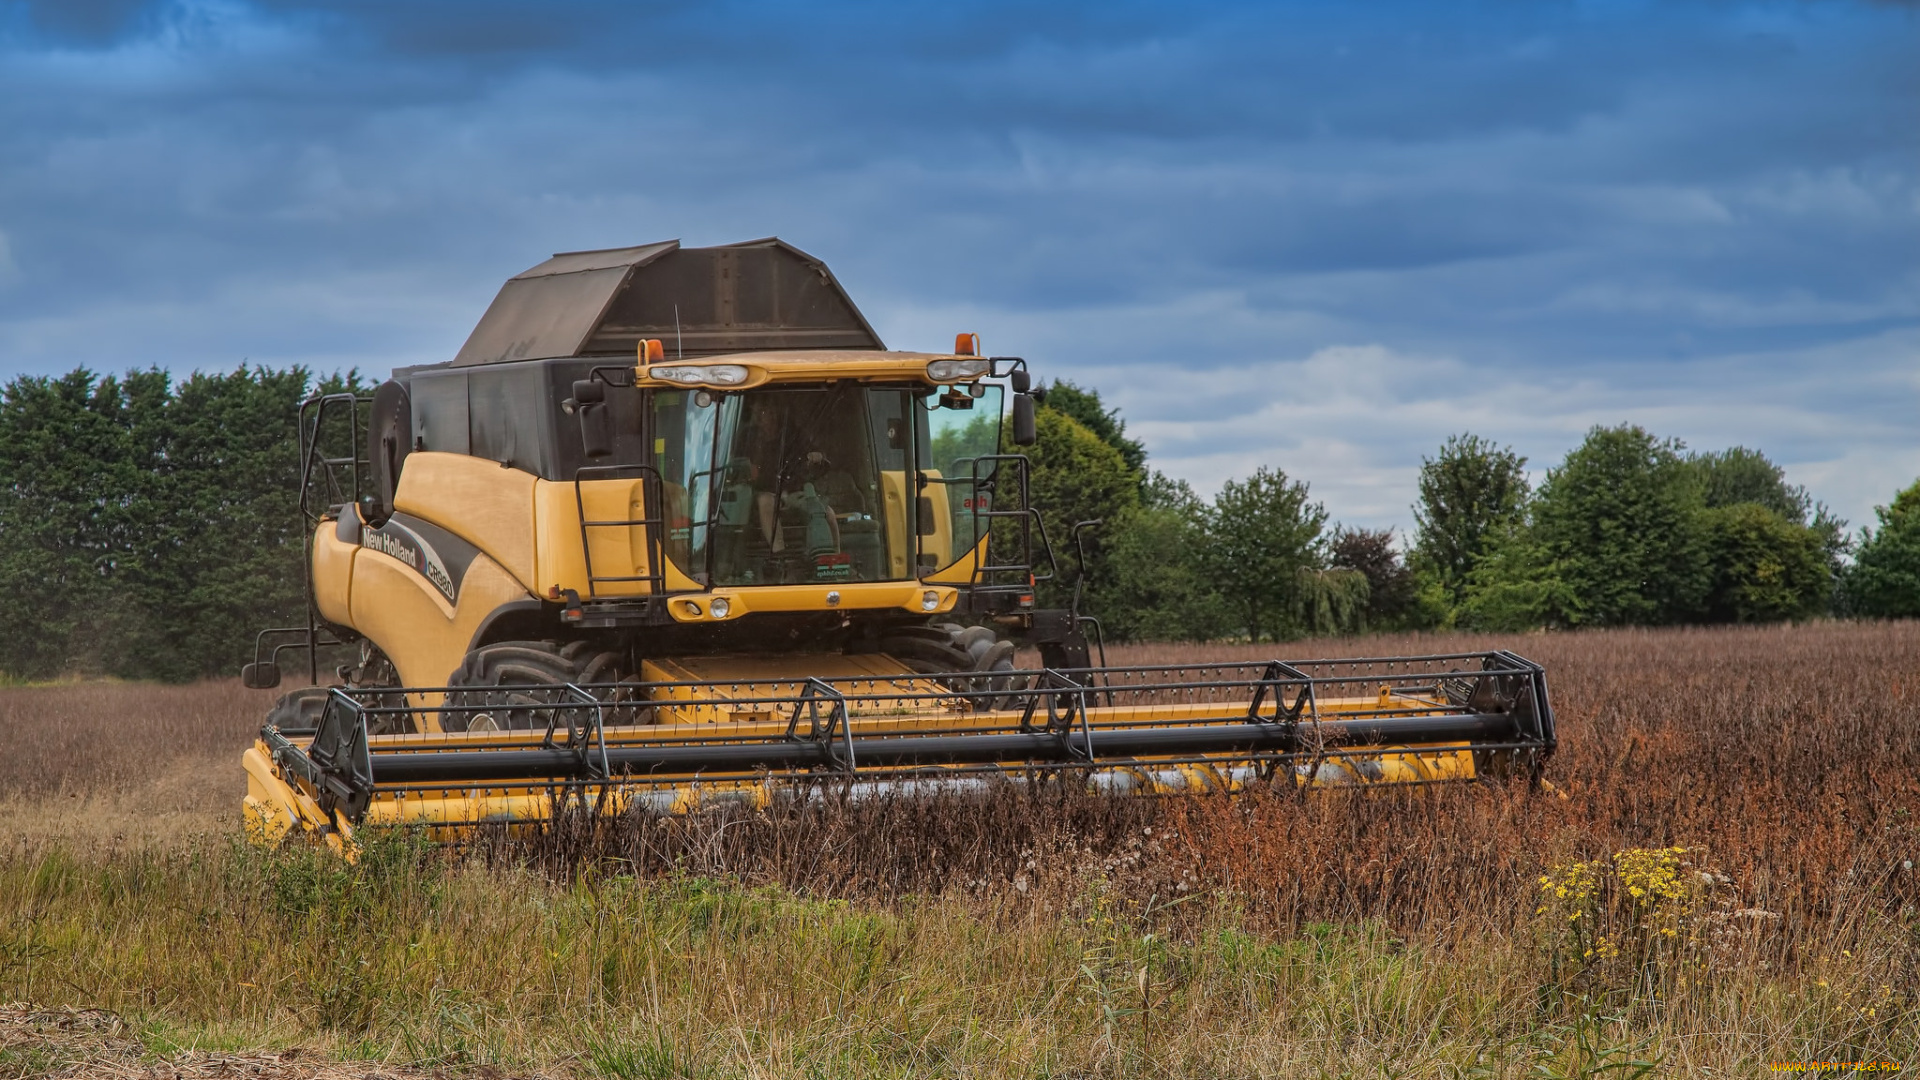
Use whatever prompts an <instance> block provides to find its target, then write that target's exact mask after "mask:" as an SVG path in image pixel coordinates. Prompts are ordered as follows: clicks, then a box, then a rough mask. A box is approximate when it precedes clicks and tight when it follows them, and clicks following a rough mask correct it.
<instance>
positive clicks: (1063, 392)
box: [1043, 380, 1147, 483]
mask: <svg viewBox="0 0 1920 1080" xmlns="http://www.w3.org/2000/svg"><path fill="white" fill-rule="evenodd" d="M1043 407H1044V408H1048V409H1052V410H1054V411H1056V412H1061V413H1065V414H1066V415H1068V416H1071V417H1073V418H1074V419H1075V420H1078V421H1079V422H1080V426H1081V427H1083V428H1086V429H1087V430H1088V431H1091V432H1093V433H1094V435H1095V436H1097V437H1098V438H1099V439H1100V441H1101V442H1103V443H1106V444H1107V445H1108V446H1111V447H1113V449H1114V451H1115V452H1116V453H1118V454H1119V455H1120V460H1121V461H1123V462H1125V463H1126V466H1127V469H1128V471H1130V472H1132V473H1133V475H1135V476H1136V477H1139V478H1140V480H1141V482H1142V483H1145V481H1146V479H1147V448H1146V446H1144V445H1143V444H1142V443H1141V442H1140V440H1138V439H1129V438H1127V422H1126V421H1125V420H1122V419H1120V410H1119V409H1109V408H1107V407H1106V406H1104V405H1102V404H1101V403H1100V391H1098V390H1091V389H1083V388H1081V387H1079V386H1076V385H1074V384H1073V383H1070V382H1066V381H1064V380H1062V381H1059V382H1055V383H1054V384H1053V385H1052V386H1049V387H1047V392H1046V395H1045V403H1044V405H1043Z"/></svg>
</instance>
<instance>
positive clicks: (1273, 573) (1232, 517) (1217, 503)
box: [1201, 466, 1327, 641]
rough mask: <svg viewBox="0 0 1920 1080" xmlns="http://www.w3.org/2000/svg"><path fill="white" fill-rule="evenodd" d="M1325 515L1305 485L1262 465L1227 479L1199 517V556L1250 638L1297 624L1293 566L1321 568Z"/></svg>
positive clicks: (1279, 634)
mask: <svg viewBox="0 0 1920 1080" xmlns="http://www.w3.org/2000/svg"><path fill="white" fill-rule="evenodd" d="M1326 522H1327V512H1326V509H1325V508H1324V507H1323V506H1321V505H1320V504H1319V503H1316V502H1312V501H1310V500H1309V499H1308V497H1307V485H1306V484H1304V483H1301V482H1299V481H1295V480H1289V479H1288V478H1287V474H1286V473H1284V472H1282V471H1280V470H1279V469H1275V468H1268V467H1266V466H1262V467H1261V468H1259V469H1258V470H1256V471H1255V472H1254V474H1253V475H1252V476H1250V477H1248V478H1247V479H1245V480H1229V481H1227V482H1226V483H1225V484H1223V485H1222V486H1221V488H1220V493H1219V494H1218V495H1217V496H1215V497H1214V500H1213V505H1212V506H1210V507H1208V509H1207V514H1206V537H1207V543H1206V546H1205V549H1204V554H1203V557H1202V560H1201V565H1202V566H1203V567H1204V568H1205V569H1206V572H1207V576H1208V578H1209V580H1211V581H1213V582H1214V583H1215V586H1216V587H1217V588H1218V589H1219V590H1220V594H1221V596H1222V597H1223V600H1224V603H1225V605H1226V607H1227V608H1228V609H1229V610H1231V611H1233V612H1234V613H1235V615H1236V616H1237V618H1236V620H1235V621H1236V622H1237V623H1238V624H1239V626H1240V628H1241V629H1242V630H1244V631H1245V632H1246V634H1247V636H1248V638H1250V639H1252V640H1254V641H1260V640H1263V639H1264V640H1270V641H1278V640H1280V639H1282V638H1285V637H1291V636H1296V635H1297V634H1298V633H1300V632H1301V631H1302V630H1303V629H1305V628H1304V627H1303V626H1302V625H1301V624H1300V623H1299V621H1298V619H1297V615H1296V610H1297V605H1298V602H1299V600H1300V597H1301V591H1302V585H1301V574H1300V571H1301V570H1303V569H1305V570H1317V569H1320V568H1321V547H1322V537H1321V531H1322V529H1323V528H1324V527H1325V526H1326Z"/></svg>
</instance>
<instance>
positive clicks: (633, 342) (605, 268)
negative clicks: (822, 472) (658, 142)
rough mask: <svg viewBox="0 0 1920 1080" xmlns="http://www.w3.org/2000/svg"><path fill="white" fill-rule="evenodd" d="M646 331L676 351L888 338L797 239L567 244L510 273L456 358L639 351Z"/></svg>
mask: <svg viewBox="0 0 1920 1080" xmlns="http://www.w3.org/2000/svg"><path fill="white" fill-rule="evenodd" d="M676 315H677V319H676ZM676 322H677V325H676ZM643 338H659V339H660V340H661V341H663V342H665V343H666V349H667V356H668V357H676V356H688V357H694V356H713V355H716V354H719V353H734V352H750V351H755V350H762V349H884V348H885V347H886V346H885V345H884V344H882V343H881V341H880V335H878V334H876V333H874V332H873V327H872V326H870V325H868V323H867V320H866V317H865V316H863V315H861V314H860V309H859V308H857V307H855V306H854V304H853V300H852V299H851V298H850V297H848V296H847V293H846V290H844V289H842V288H841V287H840V283H839V282H838V281H836V280H834V277H833V273H832V271H830V270H828V269H827V265H826V264H825V263H823V262H821V261H820V260H818V259H816V258H814V257H813V256H811V255H808V254H807V253H806V252H804V251H801V250H800V249H799V248H796V247H794V246H793V245H791V244H788V243H786V242H784V241H782V240H779V239H777V238H774V237H768V238H766V239H764V240H749V241H746V242H744V243H739V244H723V245H721V246H719V247H706V248H683V247H681V246H680V241H678V240H666V241H662V242H660V243H657V244H644V245H641V246H640V247H629V248H611V249H608V250H605V251H570V252H564V253H562V254H558V255H555V256H554V257H553V258H551V259H548V260H547V261H546V262H543V263H541V264H540V265H539V266H536V267H534V268H533V269H531V270H528V271H527V272H526V273H523V274H519V275H516V276H514V277H512V278H510V279H508V281H507V283H506V284H505V285H504V286H502V287H501V289H500V295H498V296H496V297H494V298H493V303H492V305H490V306H489V307H488V308H487V313H486V314H485V315H482V316H481V317H480V324H479V325H478V326H476V327H474V328H473V333H472V335H470V336H469V337H468V338H467V343H466V344H465V345H463V346H461V347H460V353H459V355H458V356H456V357H454V360H453V366H455V367H470V366H473V365H477V364H497V363H502V362H505V361H509V360H533V359H541V358H545V357H556V356H623V357H632V356H633V355H634V352H635V350H636V349H637V348H638V346H639V343H640V341H641V340H642V339H643Z"/></svg>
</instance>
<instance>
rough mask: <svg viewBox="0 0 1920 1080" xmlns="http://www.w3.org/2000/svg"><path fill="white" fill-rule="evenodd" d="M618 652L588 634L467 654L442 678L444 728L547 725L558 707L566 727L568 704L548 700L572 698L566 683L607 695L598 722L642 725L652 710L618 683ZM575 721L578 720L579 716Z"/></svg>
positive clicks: (510, 643) (598, 695)
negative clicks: (565, 707)
mask: <svg viewBox="0 0 1920 1080" xmlns="http://www.w3.org/2000/svg"><path fill="white" fill-rule="evenodd" d="M619 666H620V654H619V653H617V652H612V651H608V650H602V649H596V648H595V646H594V643H593V642H590V641H572V642H565V643H562V642H558V641H501V642H496V643H494V644H492V645H483V646H481V647H480V648H478V649H475V650H473V651H472V652H470V653H468V654H467V657H466V659H465V660H464V661H462V662H461V664H460V667H459V668H458V669H457V670H455V671H454V673H453V674H452V675H449V676H448V677H447V685H448V686H450V687H454V688H455V689H453V690H450V691H448V693H447V699H446V701H445V703H444V704H443V705H442V706H441V710H440V730H442V731H528V730H534V729H545V728H546V727H547V725H548V724H549V723H550V722H552V721H553V720H554V714H555V713H556V712H558V713H562V714H563V715H561V717H560V724H561V726H565V725H566V723H567V720H568V719H569V716H568V715H566V714H567V713H570V712H571V710H559V709H555V708H551V707H550V706H555V705H561V704H564V703H566V702H568V701H570V700H573V695H572V694H571V692H570V691H568V690H567V684H569V683H572V684H573V685H575V686H579V687H582V688H585V687H586V686H587V685H588V684H601V685H596V686H594V688H593V689H591V690H589V691H588V693H590V694H592V695H593V696H594V697H596V698H598V699H600V700H601V701H604V702H607V703H608V704H609V705H610V706H612V707H610V708H607V709H606V710H605V712H604V714H603V718H604V719H603V722H604V723H605V724H607V725H608V726H615V725H623V724H643V723H648V722H650V721H651V719H652V710H651V709H649V708H646V707H644V706H642V705H640V704H638V702H639V700H640V697H639V691H638V690H637V689H636V688H633V687H629V686H623V685H607V684H618V683H620V682H622V679H621V673H620V671H619V670H618V669H619ZM576 722H577V721H576Z"/></svg>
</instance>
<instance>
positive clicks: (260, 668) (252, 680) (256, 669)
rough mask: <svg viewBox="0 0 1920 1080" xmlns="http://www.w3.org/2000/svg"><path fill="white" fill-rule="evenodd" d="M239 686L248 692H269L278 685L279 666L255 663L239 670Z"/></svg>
mask: <svg viewBox="0 0 1920 1080" xmlns="http://www.w3.org/2000/svg"><path fill="white" fill-rule="evenodd" d="M240 685H241V686H244V687H246V688H247V689H249V690H271V689H273V688H274V687H276V686H279V685H280V665H279V664H276V663H274V662H273V661H271V660H266V661H256V662H254V663H251V664H248V665H247V666H246V667H243V668H241V669H240Z"/></svg>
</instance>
